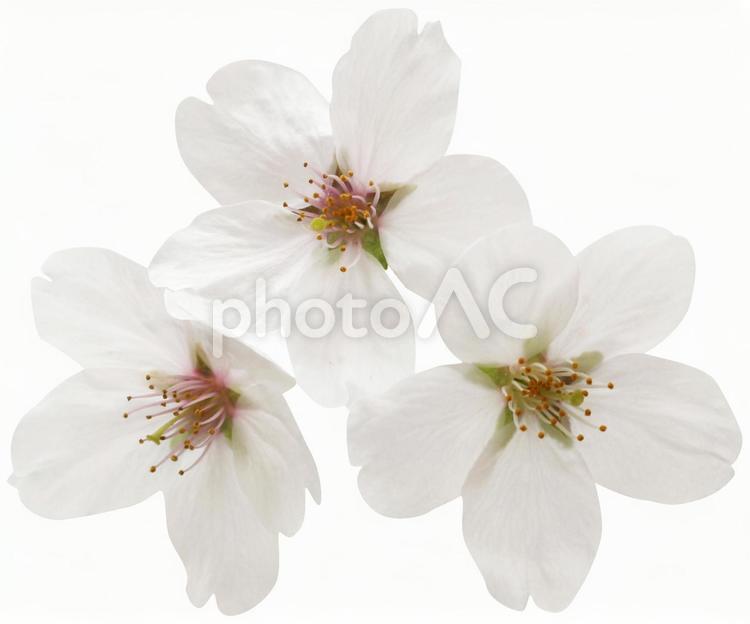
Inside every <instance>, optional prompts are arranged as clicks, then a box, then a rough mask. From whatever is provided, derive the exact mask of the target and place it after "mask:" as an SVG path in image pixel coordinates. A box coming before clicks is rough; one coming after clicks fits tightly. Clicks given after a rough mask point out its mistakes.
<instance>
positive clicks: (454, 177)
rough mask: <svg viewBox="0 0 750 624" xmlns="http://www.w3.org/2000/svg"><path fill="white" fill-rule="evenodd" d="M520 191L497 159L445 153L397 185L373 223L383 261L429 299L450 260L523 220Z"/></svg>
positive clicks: (524, 204) (526, 217) (524, 205)
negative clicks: (427, 166) (424, 168)
mask: <svg viewBox="0 0 750 624" xmlns="http://www.w3.org/2000/svg"><path fill="white" fill-rule="evenodd" d="M529 221H531V216H530V213H529V206H528V202H527V200H526V195H525V194H524V192H523V189H522V188H521V186H520V185H519V184H518V182H517V181H516V179H515V178H514V177H513V175H512V174H511V173H510V171H508V170H507V169H506V168H505V167H503V166H502V165H501V164H500V163H498V162H496V161H494V160H492V159H491V158H485V157H483V156H446V157H445V158H442V159H441V160H439V161H438V162H437V163H435V165H434V166H432V167H430V168H429V169H428V170H427V171H425V172H424V173H422V174H420V175H418V176H417V177H416V178H415V179H414V180H412V181H411V182H410V183H409V186H408V187H405V188H402V189H400V190H398V191H397V192H396V193H395V195H394V196H393V198H392V199H391V201H390V202H389V203H388V209H387V210H386V211H385V213H383V216H382V218H381V219H380V220H379V222H378V228H379V231H380V240H381V242H382V245H383V251H384V252H385V256H386V258H387V259H388V263H389V265H390V266H391V268H392V269H393V270H394V272H395V273H396V274H397V275H398V276H399V278H400V279H401V281H402V282H403V283H404V284H405V285H406V287H407V288H410V289H411V290H413V291H415V292H416V293H418V294H420V295H421V296H423V297H424V298H425V299H431V298H432V297H433V295H434V294H435V292H436V291H437V288H438V286H439V284H440V281H441V280H442V278H443V275H444V274H445V271H447V270H448V268H450V266H451V263H452V262H453V261H454V260H455V259H456V258H457V257H458V256H459V255H460V254H461V253H463V252H464V251H465V250H466V248H467V247H469V245H471V244H472V243H474V242H475V241H476V240H477V239H479V238H481V237H482V236H485V235H486V234H488V233H489V232H492V231H494V230H497V229H498V228H501V227H504V226H506V225H510V224H512V223H516V222H529Z"/></svg>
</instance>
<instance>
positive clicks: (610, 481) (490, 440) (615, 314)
mask: <svg viewBox="0 0 750 624" xmlns="http://www.w3.org/2000/svg"><path fill="white" fill-rule="evenodd" d="M457 266H458V268H459V269H460V270H461V271H462V273H463V275H464V276H466V277H467V280H468V282H469V285H470V288H471V290H472V292H473V294H474V296H475V297H476V299H477V301H478V303H479V306H480V309H481V311H482V313H483V315H484V316H485V318H487V319H489V318H492V319H493V320H495V321H496V323H497V324H498V325H499V324H500V323H498V321H502V320H503V319H505V318H510V319H513V321H514V322H518V323H523V324H530V325H533V326H535V327H536V335H535V336H532V335H529V336H526V337H525V338H514V337H511V336H510V335H508V334H507V332H503V331H500V330H499V329H497V325H496V326H495V327H493V328H492V331H491V332H490V334H489V336H488V337H486V338H484V339H480V338H478V337H477V335H476V334H475V333H474V332H473V330H472V328H471V325H470V324H469V323H468V322H467V320H466V318H465V316H464V313H463V311H462V310H461V308H460V306H459V305H458V303H457V302H456V301H455V300H452V301H451V302H450V303H449V304H448V307H447V308H446V310H445V312H444V313H443V315H442V316H441V318H440V321H439V327H440V332H441V335H442V336H443V338H444V339H445V342H446V344H447V345H448V347H449V348H450V349H451V350H452V352H453V353H454V354H455V355H456V356H457V357H458V358H459V359H460V360H461V361H462V362H463V363H461V364H456V365H449V366H441V367H438V368H433V369H431V370H428V371H425V372H422V373H419V374H417V375H415V376H413V377H411V378H408V379H406V380H403V381H401V382H399V383H398V384H396V385H395V386H394V387H393V388H391V389H389V390H388V391H387V392H386V393H384V394H383V395H382V396H380V397H377V398H367V399H363V400H361V401H358V402H357V403H355V405H353V407H352V409H351V417H350V422H349V449H350V457H351V461H352V463H353V464H355V465H358V466H362V469H361V471H360V473H359V486H360V490H361V492H362V494H363V496H364V498H365V499H366V501H367V502H368V503H369V504H370V505H371V506H372V507H373V508H374V509H375V510H377V511H379V512H381V513H383V514H385V515H389V516H394V517H407V516H415V515H419V514H422V513H425V512H427V511H429V510H431V509H433V508H435V507H437V506H439V505H442V504H443V503H446V502H448V501H450V500H452V499H455V498H457V497H459V496H461V497H462V498H463V532H464V538H465V540H466V544H467V546H468V548H469V550H470V552H471V554H472V556H473V557H474V560H475V561H476V563H477V565H478V567H479V569H480V570H481V572H482V574H483V576H484V579H485V581H486V583H487V587H488V589H489V591H490V593H491V594H492V595H493V596H494V597H495V598H496V599H497V600H499V601H500V602H502V603H504V604H506V605H508V606H510V607H512V608H515V609H523V608H524V607H525V605H526V603H527V600H528V597H529V596H532V597H533V598H534V601H535V602H536V603H537V605H539V606H540V607H542V608H544V609H547V610H552V611H557V610H561V609H563V608H565V607H566V606H567V605H568V604H569V603H570V602H571V600H572V599H573V597H574V596H575V594H576V592H577V591H578V589H579V587H580V586H581V584H582V583H583V580H584V578H585V577H586V575H587V573H588V570H589V567H590V565H591V563H592V561H593V558H594V556H595V553H596V550H597V547H598V544H599V539H600V534H601V519H600V512H599V503H598V499H597V492H596V487H595V483H598V484H600V485H602V486H604V487H607V488H609V489H612V490H614V491H617V492H620V493H622V494H625V495H628V496H632V497H636V498H642V499H647V500H652V501H658V502H662V503H685V502H689V501H692V500H695V499H699V498H701V497H704V496H707V495H709V494H711V493H713V492H715V491H716V490H718V489H719V488H721V487H722V486H723V485H725V484H726V483H727V482H728V481H729V480H730V479H731V477H732V475H733V470H732V463H733V462H734V460H735V458H736V457H737V455H738V453H739V450H740V445H741V436H740V431H739V429H738V427H737V423H736V422H735V419H734V416H733V414H732V411H731V409H730V407H729V405H727V402H726V400H725V399H724V396H723V395H722V393H721V390H720V389H719V387H718V386H717V384H716V382H715V381H714V380H713V379H712V378H711V377H710V376H709V375H707V374H706V373H704V372H702V371H700V370H697V369H695V368H691V367H689V366H686V365H684V364H678V363H676V362H672V361H669V360H664V359H660V358H657V357H653V356H650V355H645V354H644V352H645V351H647V350H649V349H651V348H652V347H654V346H655V345H657V344H658V343H659V342H660V341H661V340H662V339H663V338H665V337H666V336H667V335H668V334H669V333H670V332H671V331H672V330H673V329H674V328H675V327H676V326H677V324H678V323H679V322H680V320H681V319H682V317H683V316H684V314H685V312H686V310H687V308H688V305H689V301H690V298H691V294H692V288H693V279H694V260H693V253H692V250H691V248H690V245H689V244H688V243H687V242H686V241H685V240H684V239H682V238H679V237H676V236H674V235H672V234H671V233H669V232H667V231H665V230H663V229H660V228H656V227H634V228H629V229H624V230H621V231H618V232H615V233H613V234H610V235H609V236H605V237H604V238H602V239H601V240H599V241H598V242H596V243H594V244H593V245H591V246H590V247H589V248H587V249H586V250H584V251H583V252H582V253H580V254H579V255H578V256H577V257H574V256H572V255H571V254H570V252H569V251H568V250H567V249H566V247H565V246H564V245H563V244H562V243H561V242H560V241H559V240H558V239H556V238H554V237H553V236H552V235H550V234H548V233H546V232H544V231H542V230H539V229H536V228H533V227H532V226H513V227H509V228H505V229H503V230H500V231H498V232H496V233H495V234H492V235H490V236H488V237H487V238H485V239H482V240H480V241H479V242H477V243H476V244H475V245H474V246H473V247H472V248H470V249H469V250H468V251H467V252H466V253H465V254H464V255H462V256H461V258H460V259H459V260H458V262H457ZM518 267H528V268H531V269H534V270H535V271H536V272H537V280H536V281H535V282H534V283H525V284H518V285H516V286H514V287H513V288H511V289H509V290H507V292H505V291H503V292H505V295H504V297H503V298H502V299H500V298H498V297H497V296H496V295H497V292H498V290H497V289H494V290H493V285H495V284H496V283H497V282H496V280H497V278H498V277H499V276H501V275H503V274H505V273H506V272H507V271H509V270H511V269H516V268H518Z"/></svg>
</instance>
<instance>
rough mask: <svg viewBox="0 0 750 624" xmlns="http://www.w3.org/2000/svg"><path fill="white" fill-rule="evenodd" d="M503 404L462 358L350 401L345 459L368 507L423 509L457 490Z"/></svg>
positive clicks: (397, 513)
mask: <svg viewBox="0 0 750 624" xmlns="http://www.w3.org/2000/svg"><path fill="white" fill-rule="evenodd" d="M503 407H504V402H503V400H502V398H501V395H500V393H499V392H498V389H497V388H496V387H495V386H494V385H493V384H492V383H491V382H490V380H489V378H488V377H487V376H486V375H485V374H484V373H482V372H480V371H479V370H478V369H477V368H476V367H474V366H471V365H469V364H457V365H454V366H441V367H439V368H433V369H431V370H428V371H426V372H424V373H419V374H417V375H415V376H413V377H409V378H408V379H405V380H404V381H402V382H400V383H398V384H396V385H395V386H393V387H392V388H391V389H390V390H389V391H388V392H386V393H385V394H383V395H382V396H380V397H377V398H373V399H365V400H362V401H358V402H357V403H355V404H354V405H353V406H352V407H351V414H350V416H349V426H348V442H349V457H350V459H351V461H352V463H353V464H355V465H361V466H362V470H361V471H360V473H359V489H360V492H362V496H363V497H364V499H365V500H366V501H367V504H368V505H370V506H371V507H372V508H373V509H375V511H378V512H379V513H382V514H385V515H387V516H393V517H409V516H417V515H419V514H423V513H425V512H427V511H429V510H431V509H434V508H435V507H437V506H439V505H442V504H443V503H447V502H448V501H450V500H453V499H454V498H456V497H457V496H459V495H460V494H461V488H462V487H463V484H464V481H465V479H466V475H467V474H468V473H469V470H471V467H472V466H473V465H474V463H475V462H476V460H477V458H478V457H479V455H480V454H481V452H482V449H484V447H485V446H487V442H488V441H489V440H490V439H491V438H492V432H493V431H494V429H495V426H496V424H497V421H498V418H499V417H500V415H501V413H502V411H503Z"/></svg>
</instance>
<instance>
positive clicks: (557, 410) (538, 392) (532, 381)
mask: <svg viewBox="0 0 750 624" xmlns="http://www.w3.org/2000/svg"><path fill="white" fill-rule="evenodd" d="M592 358H596V359H600V357H599V355H598V354H585V355H583V356H581V360H582V361H583V362H582V361H579V360H567V361H564V362H560V363H557V364H552V363H547V362H544V361H542V360H541V359H535V360H534V361H527V360H526V359H525V358H520V359H519V360H518V362H517V363H516V364H514V365H512V366H506V367H502V368H492V367H480V369H481V370H482V371H483V372H485V373H486V374H488V375H489V376H490V377H491V378H492V379H493V381H495V383H496V384H497V385H498V387H499V388H500V390H501V392H502V393H503V396H504V398H505V401H506V409H505V417H506V419H507V422H509V421H511V420H512V422H513V424H514V425H515V427H516V429H517V430H518V431H521V432H525V431H527V430H528V429H529V428H530V427H534V428H535V429H537V436H538V437H539V438H540V439H543V438H544V437H545V435H546V433H545V429H548V430H552V431H557V432H559V433H561V434H562V435H563V436H564V437H566V438H568V439H571V440H572V439H573V438H575V439H576V440H578V441H579V442H583V441H584V439H585V436H584V435H583V433H578V434H575V433H574V427H573V425H574V424H575V421H578V423H583V424H584V426H585V427H588V428H591V429H592V430H595V431H598V432H601V433H603V432H605V431H606V430H607V426H606V425H604V424H601V423H596V422H594V415H593V413H592V410H591V409H590V408H588V407H586V405H585V403H586V400H587V399H588V398H589V396H590V395H591V393H592V392H598V391H602V390H614V387H615V386H614V384H613V383H612V382H611V381H608V382H607V383H606V384H601V383H597V382H596V381H595V380H594V379H593V377H591V376H590V375H588V374H587V373H586V372H585V370H584V369H585V368H588V366H585V364H588V363H589V362H588V361H590V360H591V359H592ZM550 428H551V429H550ZM576 429H577V430H579V431H580V427H576Z"/></svg>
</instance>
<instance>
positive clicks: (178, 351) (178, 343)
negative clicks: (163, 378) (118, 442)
mask: <svg viewBox="0 0 750 624" xmlns="http://www.w3.org/2000/svg"><path fill="white" fill-rule="evenodd" d="M43 271H44V273H45V274H46V275H47V276H48V278H49V279H43V278H36V279H34V280H33V282H32V300H33V305H34V316H35V318H36V325H37V329H38V330H39V334H40V335H41V336H42V338H44V340H46V341H47V342H49V343H51V344H53V345H54V346H56V347H57V348H59V349H61V350H62V351H64V352H65V353H67V354H68V355H70V356H71V357H73V358H75V359H76V360H77V361H78V362H79V363H80V364H81V365H82V366H85V367H115V368H117V367H132V368H142V369H144V370H155V369H160V370H171V371H174V370H175V369H179V368H182V367H184V366H186V365H187V366H189V364H190V351H189V346H188V343H187V341H186V339H185V327H184V325H183V324H182V323H181V322H179V321H176V320H174V319H172V318H171V317H170V316H169V314H168V313H167V311H166V308H165V307H164V294H163V291H162V290H160V289H158V288H154V286H153V284H152V283H151V282H150V281H149V279H148V274H147V272H146V269H145V268H144V267H142V266H141V265H139V264H137V263H135V262H133V261H131V260H128V259H127V258H125V257H123V256H120V255H119V254H116V253H115V252H113V251H109V250H106V249H68V250H65V251H60V252H57V253H55V254H53V255H52V256H50V257H49V258H48V259H47V261H46V262H45V264H44V267H43Z"/></svg>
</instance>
